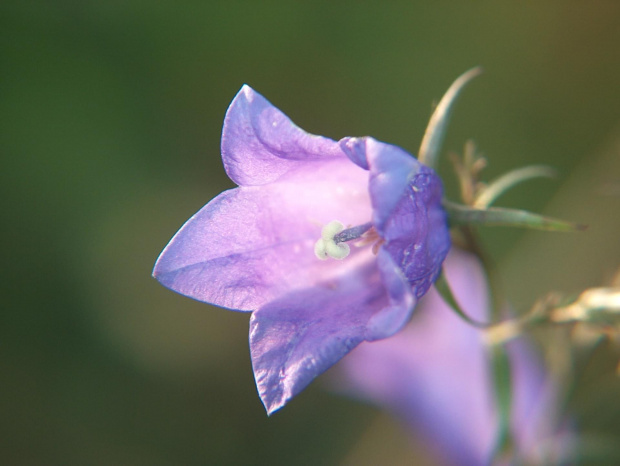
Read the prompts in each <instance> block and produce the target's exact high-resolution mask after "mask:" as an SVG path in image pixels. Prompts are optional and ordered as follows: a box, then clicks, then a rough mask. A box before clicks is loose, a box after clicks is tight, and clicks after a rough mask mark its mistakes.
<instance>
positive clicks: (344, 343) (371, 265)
mask: <svg viewBox="0 0 620 466" xmlns="http://www.w3.org/2000/svg"><path fill="white" fill-rule="evenodd" d="M385 306H389V301H388V297H387V295H386V293H385V290H384V288H383V286H382V284H381V279H380V277H379V270H378V267H377V266H376V263H375V262H374V261H369V262H368V263H367V264H366V265H365V266H361V267H358V268H356V269H355V270H352V271H351V272H350V273H349V274H348V275H346V276H341V277H338V278H336V279H333V280H330V281H325V282H323V283H321V284H318V285H317V286H315V287H314V288H312V289H306V290H301V291H297V292H294V293H290V294H288V295H286V296H283V297H282V298H280V299H279V300H276V301H273V302H270V303H269V304H267V305H265V306H264V307H261V308H260V309H259V310H258V311H256V312H254V313H253V314H252V320H251V322H250V349H251V353H252V365H253V368H254V376H255V378H256V385H257V387H258V392H259V394H260V397H261V399H262V401H263V404H264V405H265V408H266V409H267V412H268V413H269V414H271V413H273V412H274V411H276V410H278V409H279V408H281V407H282V406H284V404H286V402H287V401H288V400H290V399H291V398H292V397H293V396H295V395H296V394H298V393H299V392H301V391H302V390H303V389H304V388H305V387H306V386H307V385H308V384H309V383H310V382H311V381H312V380H313V379H314V378H315V377H316V376H318V375H319V374H321V373H322V372H324V371H325V370H326V369H328V368H329V367H330V366H331V365H333V364H334V363H335V362H337V361H338V360H340V359H341V358H342V357H343V356H344V355H345V354H347V353H348V352H349V351H351V349H353V348H354V347H355V346H357V345H358V344H359V343H360V342H361V341H363V340H364V338H365V335H366V325H367V322H368V320H369V319H370V318H371V317H372V316H373V315H374V314H375V313H376V312H377V311H378V310H380V309H382V308H384V307H385Z"/></svg>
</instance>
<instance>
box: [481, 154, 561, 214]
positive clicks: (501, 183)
mask: <svg viewBox="0 0 620 466" xmlns="http://www.w3.org/2000/svg"><path fill="white" fill-rule="evenodd" d="M555 175H556V173H555V170H554V169H553V168H551V167H546V166H544V165H530V166H528V167H523V168H518V169H516V170H512V171H509V172H508V173H506V174H505V175H502V176H500V177H499V178H497V179H495V180H494V181H492V182H491V183H489V185H488V186H487V187H486V188H485V189H484V191H482V192H481V193H480V194H479V195H478V197H477V198H476V201H475V202H474V207H476V208H478V209H484V208H486V207H489V206H490V205H491V204H493V202H495V201H496V200H497V198H498V197H499V196H501V195H502V194H504V193H505V192H506V191H508V190H509V189H510V188H512V187H514V186H516V185H517V184H519V183H523V182H524V181H527V180H531V179H532V178H541V177H547V178H553V177H555Z"/></svg>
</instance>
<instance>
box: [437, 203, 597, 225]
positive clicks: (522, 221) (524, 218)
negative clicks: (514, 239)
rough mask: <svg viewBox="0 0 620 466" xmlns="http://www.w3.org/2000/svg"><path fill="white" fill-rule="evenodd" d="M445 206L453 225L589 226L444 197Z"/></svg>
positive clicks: (523, 211) (522, 211)
mask: <svg viewBox="0 0 620 466" xmlns="http://www.w3.org/2000/svg"><path fill="white" fill-rule="evenodd" d="M443 206H444V208H445V209H446V211H447V213H448V219H449V222H450V225H451V226H458V225H486V226H503V227H520V228H530V229H534V230H547V231H578V230H585V229H586V228H587V226H585V225H580V224H577V223H572V222H566V221H564V220H559V219H556V218H552V217H545V216H544V215H539V214H534V213H532V212H528V211H526V210H518V209H509V208H505V207H489V208H488V209H477V208H475V207H469V206H465V205H462V204H456V203H454V202H450V201H447V200H445V199H444V201H443Z"/></svg>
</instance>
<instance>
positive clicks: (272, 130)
mask: <svg viewBox="0 0 620 466" xmlns="http://www.w3.org/2000/svg"><path fill="white" fill-rule="evenodd" d="M339 157H344V155H343V153H342V151H341V150H340V148H339V146H338V143H336V142H335V141H333V140H332V139H329V138H325V137H322V136H315V135H312V134H308V133H306V132H305V131H303V130H302V129H300V128H299V127H298V126H296V125H295V124H294V123H293V122H292V121H291V120H290V119H289V118H288V117H287V116H286V115H285V114H284V113H282V112H281V111H280V110H278V109H277V108H276V107H274V106H273V105H272V104H271V103H270V102H269V101H267V99H265V98H264V97H263V96H262V95H260V94H259V93H258V92H256V91H255V90H254V89H252V88H251V87H250V86H248V85H244V86H243V87H242V88H241V90H240V91H239V92H238V93H237V95H236V96H235V98H234V99H233V101H232V103H231V104H230V106H229V107H228V111H227V112H226V117H225V119H224V128H223V131H222V159H223V161H224V167H225V168H226V173H228V176H229V177H230V179H231V180H233V181H234V182H235V183H237V184H238V185H239V186H256V185H263V184H267V183H271V182H274V181H276V180H278V179H279V178H280V177H282V176H283V175H284V174H286V173H288V172H290V171H297V170H306V169H308V168H310V165H312V164H313V163H314V162H317V161H324V160H327V159H331V158H339Z"/></svg>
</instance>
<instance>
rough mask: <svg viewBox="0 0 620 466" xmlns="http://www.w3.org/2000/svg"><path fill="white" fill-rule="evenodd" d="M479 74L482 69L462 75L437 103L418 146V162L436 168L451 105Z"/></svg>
mask: <svg viewBox="0 0 620 466" xmlns="http://www.w3.org/2000/svg"><path fill="white" fill-rule="evenodd" d="M480 73H482V68H480V67H476V68H472V69H471V70H469V71H466V72H465V73H463V74H462V75H461V76H459V77H458V78H457V79H456V81H454V83H452V85H451V86H450V87H449V88H448V90H447V91H446V93H445V94H444V96H443V97H442V98H441V100H440V101H439V104H437V107H436V108H435V111H434V112H433V114H432V115H431V119H430V120H429V122H428V126H427V127H426V132H425V133H424V138H423V139H422V144H420V150H419V151H418V160H419V161H420V162H421V163H423V164H425V165H427V166H429V167H431V168H435V167H436V165H437V159H438V156H439V149H440V147H441V142H442V140H443V136H444V134H445V132H446V127H447V125H448V120H449V119H450V111H451V109H452V104H453V103H454V102H455V101H456V98H457V97H458V95H459V93H460V92H461V90H462V89H463V88H464V87H465V85H466V84H467V83H468V82H469V81H471V80H472V79H473V78H475V77H476V76H478V75H479V74H480Z"/></svg>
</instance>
